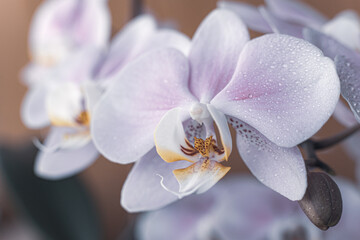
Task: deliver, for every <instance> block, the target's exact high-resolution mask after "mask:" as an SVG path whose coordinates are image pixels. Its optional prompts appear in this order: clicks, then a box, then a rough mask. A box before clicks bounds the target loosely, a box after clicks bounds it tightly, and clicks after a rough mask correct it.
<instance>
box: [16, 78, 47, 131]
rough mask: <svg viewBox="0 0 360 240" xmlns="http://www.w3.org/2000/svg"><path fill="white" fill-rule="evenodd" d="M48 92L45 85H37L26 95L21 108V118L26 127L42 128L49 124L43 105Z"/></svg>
mask: <svg viewBox="0 0 360 240" xmlns="http://www.w3.org/2000/svg"><path fill="white" fill-rule="evenodd" d="M48 91H49V86H48V85H47V84H37V85H34V86H32V87H30V89H29V91H28V92H27V93H26V96H25V98H24V100H23V103H22V106H21V118H22V121H23V123H24V124H25V125H26V126H27V127H29V128H42V127H45V126H47V125H49V124H50V118H49V115H48V113H47V111H46V105H45V101H46V96H47V93H48Z"/></svg>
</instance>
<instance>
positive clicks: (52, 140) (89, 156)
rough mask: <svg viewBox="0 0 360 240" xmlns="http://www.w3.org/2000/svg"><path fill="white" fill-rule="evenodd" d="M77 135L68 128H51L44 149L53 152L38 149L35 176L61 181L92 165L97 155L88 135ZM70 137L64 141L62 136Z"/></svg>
mask: <svg viewBox="0 0 360 240" xmlns="http://www.w3.org/2000/svg"><path fill="white" fill-rule="evenodd" d="M77 134H78V133H77V132H76V130H74V129H70V128H58V127H54V128H52V129H51V131H50V133H49V135H48V137H47V138H46V140H45V144H44V146H45V149H51V148H54V149H53V151H41V150H42V149H40V151H39V153H38V156H37V158H36V163H35V173H36V175H38V176H39V177H42V178H46V179H52V180H56V179H62V178H66V177H69V176H71V175H74V174H76V173H78V172H80V171H82V170H84V169H85V168H86V167H88V166H89V165H90V164H92V163H93V162H94V161H95V160H96V159H97V157H98V155H99V153H98V151H97V150H96V148H95V146H94V145H93V144H92V142H91V138H90V135H89V134H87V135H85V134H80V136H77ZM70 135H72V136H73V138H71V139H69V138H65V139H64V136H70ZM75 136H76V137H75ZM55 148H56V149H55Z"/></svg>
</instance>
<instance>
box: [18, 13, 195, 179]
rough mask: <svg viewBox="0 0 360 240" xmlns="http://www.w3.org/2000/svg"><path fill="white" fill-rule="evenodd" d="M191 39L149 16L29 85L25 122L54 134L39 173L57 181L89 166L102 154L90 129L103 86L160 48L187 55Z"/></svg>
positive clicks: (42, 156) (44, 150) (38, 166)
mask: <svg viewBox="0 0 360 240" xmlns="http://www.w3.org/2000/svg"><path fill="white" fill-rule="evenodd" d="M188 42H189V40H188V38H187V37H185V36H184V35H182V34H180V33H177V32H175V31H173V30H158V29H157V28H156V22H155V20H154V19H153V18H152V17H151V16H149V15H143V16H139V17H138V18H136V19H134V20H133V21H131V22H130V23H129V24H128V25H127V26H126V27H125V28H124V29H123V30H122V31H121V32H120V33H119V34H118V35H117V36H116V37H115V38H114V40H113V41H112V44H111V47H110V48H109V49H108V50H107V51H105V49H97V48H93V47H91V48H85V47H83V48H82V50H78V51H77V52H76V53H74V54H73V55H72V57H71V59H70V60H68V61H66V62H65V63H62V64H60V66H58V67H56V68H55V69H53V70H52V75H53V76H52V77H51V78H49V79H46V81H43V82H41V83H37V84H34V85H33V86H31V88H30V91H29V93H28V94H27V96H26V97H25V100H24V103H23V106H22V117H23V120H24V122H25V124H26V125H27V126H29V127H31V128H41V127H45V126H48V125H51V126H52V129H51V131H50V133H49V135H48V137H47V139H46V140H45V144H44V145H42V144H40V143H39V142H38V141H37V142H36V144H37V146H38V147H39V148H40V150H41V152H40V153H39V155H38V157H37V160H36V164H35V172H36V173H37V175H39V176H41V177H44V178H50V179H59V178H64V177H68V176H70V175H73V174H75V173H78V172H79V171H81V170H83V169H84V168H86V167H88V166H89V165H90V164H91V163H93V162H94V160H95V159H96V158H97V157H98V155H99V153H98V151H97V150H96V148H95V146H94V145H93V143H92V137H91V132H90V129H89V126H90V121H91V119H92V117H93V112H92V111H93V108H94V106H95V104H96V103H97V101H98V99H99V98H100V97H101V95H102V93H103V92H104V91H105V90H106V89H105V87H106V86H108V85H106V84H103V83H104V82H109V81H107V80H108V79H111V77H112V76H113V75H116V74H118V73H119V72H121V70H122V69H123V68H124V67H125V65H126V64H127V63H129V62H131V61H132V60H133V59H135V58H136V57H138V56H139V55H140V54H141V53H143V52H146V51H149V50H150V49H152V48H157V47H159V46H171V47H176V48H179V49H181V50H183V51H184V52H185V51H186V47H187V46H188Z"/></svg>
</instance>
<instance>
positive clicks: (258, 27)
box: [217, 1, 273, 33]
mask: <svg viewBox="0 0 360 240" xmlns="http://www.w3.org/2000/svg"><path fill="white" fill-rule="evenodd" d="M217 5H218V7H220V8H224V9H227V10H230V11H234V12H235V13H236V14H237V15H238V16H239V17H240V18H241V19H242V20H243V21H244V23H245V24H246V26H248V27H249V28H250V29H252V30H254V31H257V32H262V33H271V32H272V31H273V30H272V29H271V27H270V26H269V24H268V23H267V22H266V21H265V19H264V18H263V16H262V15H261V14H260V12H259V10H258V9H257V8H256V7H254V6H252V5H250V4H247V3H243V2H234V1H218V3H217Z"/></svg>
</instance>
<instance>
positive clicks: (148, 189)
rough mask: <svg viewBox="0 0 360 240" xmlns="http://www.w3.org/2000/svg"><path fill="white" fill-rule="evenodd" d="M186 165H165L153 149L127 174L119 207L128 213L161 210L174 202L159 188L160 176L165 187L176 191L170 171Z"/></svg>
mask: <svg viewBox="0 0 360 240" xmlns="http://www.w3.org/2000/svg"><path fill="white" fill-rule="evenodd" d="M188 165H189V163H188V162H185V161H180V162H176V163H167V162H165V161H164V160H162V159H161V158H160V156H159V155H158V154H157V153H156V150H155V148H153V149H152V150H150V151H149V152H148V153H147V154H146V155H145V156H143V157H142V158H141V159H140V160H139V161H138V162H136V163H135V166H134V167H133V168H132V170H131V172H130V173H129V175H128V177H127V179H126V181H125V184H124V186H123V188H122V191H121V205H122V206H123V207H124V208H125V209H126V210H127V211H128V212H140V211H149V210H154V209H157V208H161V207H163V206H165V205H167V204H169V203H171V202H173V201H176V200H177V199H178V198H177V197H176V196H175V195H174V194H172V193H170V192H168V191H166V190H165V189H164V188H163V187H162V186H161V184H160V181H161V178H160V176H162V177H163V178H164V184H165V185H166V186H167V187H169V188H172V189H177V188H178V187H179V184H178V183H177V181H176V179H175V177H174V175H173V173H172V171H173V170H174V169H177V168H181V167H186V166H188ZM158 175H160V176H158Z"/></svg>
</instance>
